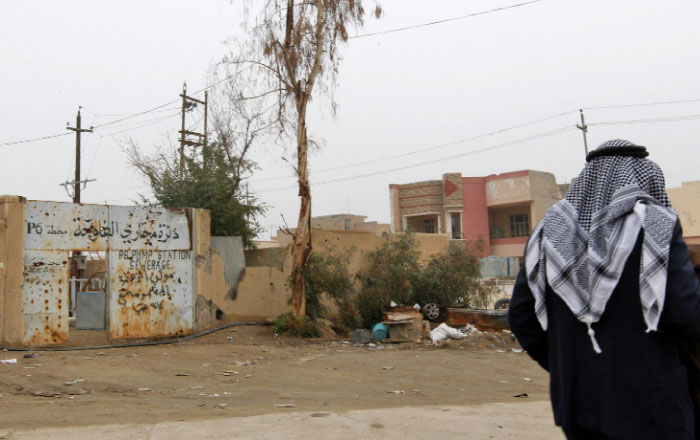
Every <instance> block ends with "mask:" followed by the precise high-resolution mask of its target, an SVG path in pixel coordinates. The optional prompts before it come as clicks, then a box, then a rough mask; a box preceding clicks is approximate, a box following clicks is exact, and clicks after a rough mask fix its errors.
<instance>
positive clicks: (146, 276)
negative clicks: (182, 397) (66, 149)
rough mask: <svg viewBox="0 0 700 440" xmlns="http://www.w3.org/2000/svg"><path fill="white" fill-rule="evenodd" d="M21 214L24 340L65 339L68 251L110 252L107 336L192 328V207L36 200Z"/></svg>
mask: <svg viewBox="0 0 700 440" xmlns="http://www.w3.org/2000/svg"><path fill="white" fill-rule="evenodd" d="M25 219H26V220H25V239H24V242H25V274H24V279H25V280H24V281H25V288H24V311H23V314H24V318H25V319H24V321H25V337H24V342H25V344H28V345H43V344H51V343H59V342H64V341H65V340H67V339H68V308H69V307H68V303H69V300H68V296H69V287H68V285H69V284H70V281H69V276H70V272H69V265H70V264H69V254H70V251H105V252H107V258H108V260H109V262H108V272H109V273H108V279H109V292H108V304H109V315H108V316H109V336H110V338H112V339H120V338H146V337H159V336H174V335H182V334H187V333H191V332H192V329H193V323H194V258H193V256H192V234H191V230H192V228H191V215H190V212H189V210H187V209H169V208H161V207H138V206H136V207H128V206H101V205H77V204H72V203H57V202H40V201H33V202H27V204H26V207H25Z"/></svg>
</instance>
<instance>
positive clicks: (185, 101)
mask: <svg viewBox="0 0 700 440" xmlns="http://www.w3.org/2000/svg"><path fill="white" fill-rule="evenodd" d="M180 96H181V97H182V122H181V128H180V130H179V131H178V133H180V174H181V175H184V174H185V146H186V145H187V146H193V147H206V146H207V113H208V112H207V107H208V100H209V99H208V98H209V95H208V93H207V92H206V91H205V92H204V101H202V100H199V99H197V98H193V97H191V96H187V83H184V84H183V85H182V93H181V94H180ZM197 104H202V105H203V106H204V133H197V132H195V131H189V130H187V129H186V128H185V113H187V112H188V111H189V110H190V109H192V108H194V107H196V106H197ZM187 136H196V137H197V138H198V139H199V141H190V140H188V139H187Z"/></svg>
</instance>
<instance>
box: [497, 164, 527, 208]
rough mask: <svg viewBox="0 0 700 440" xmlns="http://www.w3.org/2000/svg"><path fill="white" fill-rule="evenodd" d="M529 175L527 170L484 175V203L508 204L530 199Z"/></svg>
mask: <svg viewBox="0 0 700 440" xmlns="http://www.w3.org/2000/svg"><path fill="white" fill-rule="evenodd" d="M531 199H532V196H531V193H530V176H529V171H528V170H523V171H514V172H512V173H503V174H492V175H490V176H487V177H486V205H487V206H489V207H491V206H497V205H510V204H513V203H520V202H525V201H530V200H531Z"/></svg>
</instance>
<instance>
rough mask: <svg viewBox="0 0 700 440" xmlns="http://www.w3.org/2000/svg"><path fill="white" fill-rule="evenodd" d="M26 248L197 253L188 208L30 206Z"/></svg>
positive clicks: (57, 204) (50, 204)
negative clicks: (162, 250)
mask: <svg viewBox="0 0 700 440" xmlns="http://www.w3.org/2000/svg"><path fill="white" fill-rule="evenodd" d="M25 209H26V210H25V217H26V220H25V224H26V230H25V236H24V248H25V249H34V250H46V249H51V250H67V251H106V250H108V249H112V250H115V249H116V250H126V249H144V248H152V249H191V248H192V247H191V246H192V243H191V241H190V225H189V218H188V216H187V210H185V209H168V208H160V207H141V206H102V205H76V204H74V203H58V202H37V201H34V202H27V206H26V208H25Z"/></svg>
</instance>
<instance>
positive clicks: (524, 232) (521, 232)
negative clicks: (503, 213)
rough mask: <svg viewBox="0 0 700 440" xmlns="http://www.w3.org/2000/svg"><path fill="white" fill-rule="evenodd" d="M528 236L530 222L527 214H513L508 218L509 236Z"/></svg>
mask: <svg viewBox="0 0 700 440" xmlns="http://www.w3.org/2000/svg"><path fill="white" fill-rule="evenodd" d="M528 235H530V222H529V220H528V215H527V214H515V215H511V216H510V236H511V237H527V236H528Z"/></svg>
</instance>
